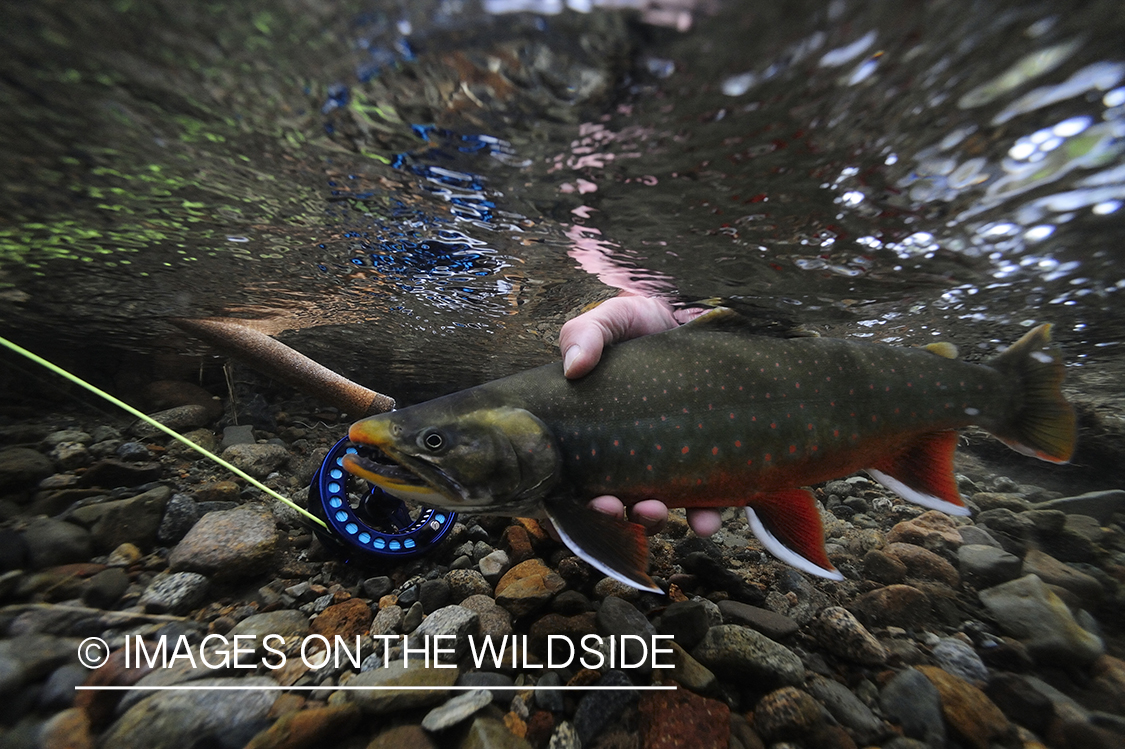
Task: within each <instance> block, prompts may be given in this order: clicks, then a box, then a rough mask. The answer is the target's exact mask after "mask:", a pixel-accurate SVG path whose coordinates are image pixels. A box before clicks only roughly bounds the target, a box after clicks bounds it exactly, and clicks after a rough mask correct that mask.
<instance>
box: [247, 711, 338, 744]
mask: <svg viewBox="0 0 1125 749" xmlns="http://www.w3.org/2000/svg"><path fill="white" fill-rule="evenodd" d="M359 718H360V712H359V709H358V708H357V707H356V706H355V705H332V706H329V707H313V708H310V709H307V710H295V711H293V712H290V713H286V714H284V715H282V716H281V717H280V718H278V719H277V720H276V721H274V723H273V724H272V725H271V726H270V727H269V728H267V729H265V730H263V731H261V732H259V733H258V734H257V735H256V736H254V738H253V739H251V740H250V743H248V744H246V746H245V749H305V748H306V747H314V746H322V745H323V744H325V743H328V742H329V741H332V740H333V739H335V738H336V737H338V736H346V735H347V734H349V733H351V731H352V730H353V729H354V728H355V727H356V725H357V724H358V723H359Z"/></svg>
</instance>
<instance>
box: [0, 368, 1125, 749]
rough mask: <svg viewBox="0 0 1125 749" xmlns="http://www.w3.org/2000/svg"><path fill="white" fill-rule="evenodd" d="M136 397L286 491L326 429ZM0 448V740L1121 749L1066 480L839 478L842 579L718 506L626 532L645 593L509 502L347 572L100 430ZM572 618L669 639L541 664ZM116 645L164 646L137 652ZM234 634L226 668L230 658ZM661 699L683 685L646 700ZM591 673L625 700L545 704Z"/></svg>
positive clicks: (20, 743)
mask: <svg viewBox="0 0 1125 749" xmlns="http://www.w3.org/2000/svg"><path fill="white" fill-rule="evenodd" d="M154 392H156V397H157V398H158V400H157V401H154V403H156V404H157V406H158V407H159V408H161V409H163V411H162V413H163V417H162V418H163V420H165V421H166V422H170V423H171V424H173V425H174V426H175V427H176V428H178V429H180V430H182V431H184V432H186V433H187V434H188V435H189V436H190V437H191V439H193V440H195V441H197V442H199V443H200V444H203V445H205V446H207V447H209V448H212V449H216V450H217V451H220V452H222V454H223V455H224V457H226V458H227V459H229V460H231V461H232V462H234V463H236V464H238V465H239V466H240V467H242V468H244V470H246V471H248V472H250V473H251V474H253V475H255V476H258V477H260V478H262V479H263V480H264V481H265V482H266V483H267V484H269V485H271V486H273V487H275V488H277V489H278V490H279V491H281V492H283V493H285V494H287V495H289V496H292V497H294V498H295V499H297V500H298V501H299V502H300V501H304V498H305V496H306V494H307V485H308V482H309V480H310V477H311V476H312V474H313V472H314V471H315V469H316V468H317V467H318V466H319V464H320V462H321V460H322V459H323V456H324V455H325V454H326V452H327V449H328V447H329V446H330V445H332V444H333V443H334V442H335V440H336V439H338V438H339V437H340V436H341V435H342V434H343V432H344V430H345V424H344V423H343V422H342V420H341V419H339V417H338V415H337V414H335V413H334V412H331V411H323V410H319V409H318V408H317V406H316V405H315V404H313V403H311V402H309V401H305V400H301V399H278V400H276V401H275V402H274V403H266V404H265V407H264V408H263V409H262V413H263V414H264V416H263V417H262V419H260V420H259V425H260V426H259V428H254V427H248V426H229V425H227V426H226V428H223V425H224V424H227V422H229V421H230V419H229V415H224V412H225V411H226V410H229V409H225V408H224V404H223V403H221V402H220V401H218V400H216V399H213V398H212V397H211V396H210V395H209V394H207V393H205V392H203V391H201V390H199V389H197V388H194V387H193V386H186V385H183V384H178V385H166V386H163V387H162V388H156V389H154ZM262 424H264V425H265V426H264V428H263V427H262ZM0 445H3V447H2V448H0V518H2V520H3V522H2V525H0V570H2V571H3V572H2V574H0V606H2V607H0V636H2V638H3V639H0V695H3V701H2V704H0V745H3V746H5V747H12V748H15V747H43V748H44V749H58V748H60V747H75V748H78V747H93V746H104V747H113V749H119V748H123V747H138V748H139V747H184V746H191V747H201V748H202V747H231V748H232V749H233V748H235V747H254V748H255V749H265V748H266V747H290V748H294V747H306V746H307V747H312V746H324V745H332V746H336V747H341V748H345V747H347V748H350V747H356V748H357V749H359V748H362V747H370V748H371V749H376V748H377V747H395V748H396V749H402V748H404V747H431V746H457V747H466V748H470V747H471V748H473V749H476V748H477V747H482V748H483V747H490V748H491V747H511V748H512V749H518V748H521V747H536V749H543V748H546V747H551V749H564V748H566V747H580V746H581V747H605V748H607V749H608V748H610V747H614V748H616V747H623V748H624V747H665V746H667V747H672V746H683V745H686V744H688V743H690V744H691V745H693V746H695V747H699V749H702V748H703V747H712V746H715V747H719V746H730V747H734V748H735V749H758V748H759V747H773V748H775V749H782V748H786V749H788V748H791V747H792V748H798V747H805V748H807V749H821V748H823V749H837V748H839V749H846V748H850V747H883V748H884V749H924V748H926V747H930V748H932V749H940V748H941V747H950V748H953V747H964V748H966V749H989V748H990V747H996V746H1001V747H1024V748H1025V749H1032V748H1033V747H1040V746H1044V745H1045V746H1049V747H1059V748H1067V749H1079V748H1081V749H1089V748H1097V747H1118V746H1121V745H1122V744H1123V743H1125V660H1122V659H1121V658H1122V657H1123V648H1122V642H1123V641H1122V632H1121V628H1120V626H1121V625H1120V622H1121V621H1122V612H1123V610H1125V593H1123V590H1122V583H1123V582H1125V534H1123V532H1122V528H1123V527H1125V491H1121V490H1117V491H1101V492H1096V493H1090V494H1085V495H1081V496H1065V493H1060V492H1053V491H1048V490H1046V489H1043V488H1041V487H1037V486H1033V485H1027V484H1021V483H1018V482H1016V481H1014V480H1012V479H1010V478H1007V477H1004V476H995V475H990V474H989V473H987V472H985V471H983V470H980V469H974V468H972V467H971V464H970V463H965V464H962V465H961V466H960V469H961V470H962V471H964V473H963V474H962V475H960V476H959V481H960V484H961V489H962V492H963V493H964V495H965V497H966V498H967V500H968V501H969V502H970V504H971V505H972V508H973V510H974V512H973V516H972V517H971V518H950V517H948V516H945V515H943V514H941V513H938V512H932V511H924V510H923V509H921V508H917V507H914V506H912V505H907V504H905V503H903V502H902V501H901V500H899V499H898V498H897V497H895V496H893V495H891V494H890V493H888V492H887V491H885V490H884V489H882V488H881V487H880V486H878V485H877V484H875V483H873V482H871V481H869V480H867V479H866V478H863V477H858V476H857V477H852V478H848V479H845V480H841V481H833V482H830V483H828V484H826V485H822V486H818V487H816V488H815V493H816V495H817V497H818V499H819V500H821V502H822V504H823V506H824V513H823V514H824V522H825V529H826V536H827V538H828V550H829V555H830V557H831V558H832V560H833V562H834V563H835V564H836V565H837V567H838V568H839V569H840V570H841V571H842V572H843V573H844V575H845V578H846V579H845V580H843V581H840V582H833V581H827V580H820V579H815V578H810V577H808V576H806V575H804V574H802V573H799V572H797V571H795V570H793V569H792V568H789V567H787V566H785V565H784V564H782V563H780V562H778V561H776V560H774V559H773V558H772V557H769V556H768V555H766V554H765V553H764V552H763V551H762V549H761V547H760V546H759V545H758V543H757V542H756V541H755V540H754V539H753V537H752V535H751V534H750V533H749V531H748V530H747V528H746V523H745V520H744V518H743V516H742V514H741V512H739V511H734V510H731V511H728V512H727V513H726V514H725V515H724V518H725V522H724V525H723V528H722V530H720V531H719V533H717V534H716V535H715V536H713V537H712V538H710V539H700V538H698V537H696V536H694V535H693V534H692V533H691V532H690V531H689V530H688V528H687V524H686V522H685V521H684V520H683V517H682V515H681V514H674V516H673V518H672V520H671V522H670V523H669V526H668V527H667V528H666V529H665V530H664V531H663V532H662V533H661V534H659V535H658V536H656V537H654V538H653V539H652V547H653V573H654V576H656V577H657V578H658V580H659V581H660V582H661V584H662V585H663V586H664V587H665V588H667V589H668V590H669V593H668V595H666V596H658V595H653V594H647V593H640V592H638V591H635V590H633V589H630V588H626V587H624V586H622V585H620V584H618V583H616V582H614V581H612V580H609V579H606V578H604V577H603V576H602V575H601V574H600V573H598V572H596V571H595V570H593V569H592V568H591V567H590V566H589V565H587V564H586V563H585V562H583V561H581V560H579V559H578V558H577V557H575V556H573V555H572V554H571V553H570V551H569V550H568V549H567V548H566V547H564V546H562V545H561V544H559V543H557V542H556V541H554V540H552V538H551V537H550V536H549V535H548V534H547V533H546V532H545V531H544V529H543V527H541V526H540V525H539V524H538V523H536V522H535V521H532V520H526V519H508V518H491V517H472V516H461V517H460V518H459V520H460V522H459V523H458V524H457V525H456V527H455V528H454V529H453V531H452V532H451V534H450V536H449V537H448V538H447V539H446V540H445V541H443V543H442V544H441V545H440V546H439V547H438V548H437V549H436V550H435V551H434V552H433V553H431V554H429V555H427V556H424V557H421V558H419V559H416V560H414V561H411V562H408V563H403V564H400V565H397V566H393V565H389V564H388V565H385V566H381V567H364V566H361V565H357V564H352V563H346V562H345V561H344V560H342V559H340V558H339V557H337V556H334V555H333V553H332V552H330V551H329V550H328V549H326V548H325V547H324V546H322V545H321V543H320V541H319V539H318V538H317V537H316V536H315V534H313V533H312V532H311V531H310V530H309V528H308V526H307V525H305V524H304V523H303V522H302V520H301V517H300V516H299V515H298V514H297V513H295V512H294V511H293V510H291V509H290V508H288V507H285V506H284V505H282V504H280V503H278V502H276V501H275V500H272V499H269V498H267V497H266V496H265V495H264V494H262V493H261V492H259V491H258V490H256V489H253V488H248V487H247V486H245V485H244V483H243V482H241V481H240V480H234V479H232V478H231V476H230V475H229V474H226V473H225V472H223V471H222V470H221V469H218V468H216V467H215V466H213V465H212V464H211V463H210V462H209V461H206V460H202V459H200V458H198V457H197V455H196V454H194V453H192V452H191V451H190V450H188V449H186V448H184V447H182V446H179V445H178V444H177V443H174V442H171V441H170V440H168V439H166V438H164V437H163V436H157V435H156V434H154V433H153V432H152V431H150V430H148V429H145V428H140V427H137V426H135V425H132V424H130V423H129V422H128V421H125V420H121V419H117V418H116V417H114V416H106V415H105V414H97V413H94V412H91V411H86V412H78V413H63V412H59V413H36V414H34V415H32V414H24V415H22V416H21V418H14V417H7V418H6V419H5V421H4V422H3V423H2V424H0ZM209 635H215V636H217V637H209ZM269 635H274V636H276V639H273V640H272V641H271V640H269V639H268V637H267V636H269ZM315 635H320V636H322V637H323V638H326V639H327V641H328V642H335V638H336V636H340V637H341V638H343V641H344V642H348V643H351V642H355V641H356V638H357V637H358V638H359V641H360V643H361V647H360V648H359V652H358V653H356V654H355V655H356V657H357V659H358V661H359V665H356V663H355V662H353V661H350V660H348V659H347V658H344V659H343V661H342V662H339V663H333V662H330V663H328V664H326V665H324V666H323V667H320V668H312V667H310V665H309V664H307V663H305V662H304V661H303V660H302V659H301V658H300V657H299V655H300V654H299V652H298V650H299V647H300V646H301V645H302V644H306V643H309V642H317V641H319V640H317V639H316V638H315V637H314V636H315ZM398 635H410V639H409V640H407V641H406V642H405V643H404V642H402V641H401V640H400V639H399V638H398V637H397V636H398ZM427 635H429V636H430V637H431V641H433V639H434V637H435V636H438V635H445V636H447V637H446V638H445V640H444V641H445V642H447V643H449V645H448V647H449V650H448V651H446V652H443V653H435V654H434V655H435V659H437V660H441V661H443V663H442V665H443V666H446V667H445V668H438V667H436V666H437V663H436V662H431V663H429V666H430V667H429V668H427V667H426V663H424V662H422V656H419V655H417V653H418V652H419V650H418V648H420V647H421V645H420V644H419V643H423V642H426V640H425V639H424V638H425V637H426V636H427ZM512 635H516V636H518V637H517V638H516V640H515V642H516V648H515V655H514V657H512V656H511V651H510V650H509V651H506V652H505V657H504V660H503V661H502V662H501V663H496V662H485V663H482V664H480V666H479V667H478V665H477V664H476V662H475V657H474V656H476V655H477V653H476V652H474V651H473V650H472V649H471V647H472V644H473V643H479V642H481V641H483V638H485V637H486V636H490V637H491V638H492V641H493V642H497V643H498V642H502V641H503V642H507V643H509V644H511V642H512V641H511V640H510V639H509V640H502V639H501V638H504V637H509V636H512ZM552 635H554V636H556V637H551V636H552ZM586 635H600V636H601V637H602V638H603V639H602V641H601V642H610V641H611V640H613V638H616V641H617V642H625V640H630V639H631V645H630V646H628V647H636V646H637V644H638V643H647V644H651V643H655V642H661V643H664V647H666V648H667V653H666V654H662V655H661V656H660V658H659V662H658V665H657V667H656V668H653V667H652V664H651V659H650V660H649V661H648V662H647V663H646V665H643V666H637V667H627V668H609V667H608V665H607V663H608V658H606V657H604V656H607V655H608V653H605V652H601V655H602V656H603V658H602V664H603V665H602V667H601V668H588V667H585V666H584V665H582V664H581V663H580V662H578V661H574V660H572V661H571V662H570V663H569V664H567V665H565V666H558V661H559V660H560V659H559V657H558V654H557V650H553V651H551V652H550V653H549V652H548V651H547V647H548V644H549V643H554V645H556V646H557V645H559V644H560V642H561V640H560V639H559V637H558V636H563V637H566V638H568V639H569V640H570V641H572V642H575V643H581V642H582V638H583V637H584V636H586ZM656 635H670V636H671V640H670V641H669V640H657V639H654V636H656ZM235 636H243V638H242V639H241V640H239V641H235V640H234V637H235ZM383 636H392V637H383ZM623 636H634V637H632V638H629V637H624V638H623ZM89 637H98V638H101V639H102V640H104V641H105V642H106V643H107V644H108V646H109V648H110V649H111V650H112V651H113V654H112V655H111V656H110V657H109V661H108V663H106V664H105V665H103V666H102V667H100V668H98V669H94V670H91V669H88V668H85V667H83V666H82V665H81V664H80V662H79V659H78V655H79V646H80V644H81V643H82V642H83V641H84V640H85V639H86V638H89ZM246 638H256V639H253V640H248V639H246ZM138 641H141V642H143V643H144V644H145V648H147V649H145V650H144V652H145V653H146V654H148V653H155V644H156V643H158V642H161V641H163V642H165V643H167V647H168V650H167V654H168V655H178V656H179V657H178V658H173V660H172V662H171V663H169V664H168V667H167V668H164V667H161V664H160V663H156V664H155V667H150V665H149V664H148V663H146V662H144V661H143V660H141V662H140V663H139V665H138V661H139V659H138V657H137V656H138V655H139V652H138V651H137V650H136V649H135V644H136V643H137V642H138ZM231 642H243V643H246V642H249V643H250V644H249V645H244V647H245V648H248V650H247V651H246V652H248V653H250V655H249V656H247V655H245V653H244V654H243V658H242V661H241V662H239V661H238V659H237V657H236V658H233V659H232V658H230V657H229V656H230V653H229V648H227V649H226V650H227V651H228V652H227V657H225V658H224V655H223V654H224V647H225V645H227V644H229V643H231ZM271 642H272V647H273V651H270V650H267V649H266V646H267V645H268V644H270V643H271ZM126 645H128V646H129V648H130V649H129V650H127V649H126V647H125V646H126ZM404 647H405V648H406V649H407V651H408V652H407V655H408V656H411V655H412V654H413V655H412V657H411V658H410V659H409V662H408V664H406V665H404V663H403V658H402V656H403V649H404ZM603 647H604V646H603ZM628 647H626V653H629V650H628ZM177 648H178V649H177ZM412 648H413V650H411V649H412ZM314 649H315V646H314ZM587 652H588V653H589V651H587ZM599 652H600V651H599ZM590 654H591V655H592V653H590ZM617 655H618V661H619V660H620V655H621V653H618V654H617ZM635 655H636V653H635V652H633V653H632V656H635ZM127 656H128V657H127ZM632 656H631V657H632ZM551 657H554V660H555V661H556V663H555V665H556V667H555V668H550V667H548V666H549V665H551V664H549V663H547V662H546V661H547V660H548V659H549V658H551ZM312 660H313V661H316V660H317V658H312ZM486 660H487V659H486ZM640 660H644V658H637V659H635V660H633V661H628V660H627V661H626V665H628V666H632V664H634V663H638V662H639V661H640ZM587 662H588V663H589V662H590V661H587ZM282 663H284V665H280V664H282ZM246 665H249V666H250V667H249V668H243V667H241V666H246ZM314 665H316V664H314ZM80 685H85V686H118V687H145V686H168V685H192V686H197V687H204V686H212V687H226V688H230V687H252V686H253V687H275V689H273V690H264V689H257V690H250V689H242V690H234V691H230V690H229V689H227V690H215V689H198V690H193V691H142V690H139V689H131V690H117V691H91V690H76V689H75V687H77V686H80ZM658 685H666V686H676V687H677V688H676V689H673V690H663V691H657V690H648V689H644V688H645V687H651V686H658ZM362 686H410V687H419V686H429V687H431V688H430V689H413V690H410V691H398V692H388V691H364V690H360V689H355V687H362ZM590 686H602V687H606V686H612V687H621V688H620V689H616V690H597V691H595V690H581V689H563V687H590ZM280 687H288V688H291V689H288V690H285V689H277V688H280ZM343 687H351V689H344V688H343ZM533 687H538V688H537V689H533ZM545 687H550V688H551V689H545Z"/></svg>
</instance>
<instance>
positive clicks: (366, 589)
mask: <svg viewBox="0 0 1125 749" xmlns="http://www.w3.org/2000/svg"><path fill="white" fill-rule="evenodd" d="M360 587H361V588H362V589H363V595H364V596H365V597H367V598H370V599H372V600H375V601H377V600H379V599H380V598H382V597H383V596H385V595H386V594H388V593H390V592H391V590H392V589H393V588H394V583H392V582H391V578H389V577H387V576H386V575H380V576H379V577H369V578H367V579H366V580H364V581H363V584H362V585H361V586H360Z"/></svg>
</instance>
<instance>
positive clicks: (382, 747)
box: [367, 724, 434, 749]
mask: <svg viewBox="0 0 1125 749" xmlns="http://www.w3.org/2000/svg"><path fill="white" fill-rule="evenodd" d="M433 746H434V744H433V742H432V741H431V740H430V737H429V736H428V735H427V734H426V732H425V731H423V730H422V727H421V726H416V725H409V724H408V725H402V726H395V727H394V728H389V729H387V730H386V731H383V732H382V733H380V734H379V735H378V736H376V737H375V738H373V739H371V743H369V744H368V745H367V749H433Z"/></svg>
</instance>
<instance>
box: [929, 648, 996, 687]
mask: <svg viewBox="0 0 1125 749" xmlns="http://www.w3.org/2000/svg"><path fill="white" fill-rule="evenodd" d="M933 656H934V660H936V661H937V662H938V665H939V666H941V667H942V668H943V669H945V670H946V671H948V672H949V673H951V674H953V675H954V676H956V677H958V678H959V679H963V680H964V681H967V682H969V683H970V684H973V683H979V684H982V685H983V684H985V683H987V682H988V678H989V673H988V666H986V665H984V661H982V660H981V659H980V656H979V655H977V651H976V650H974V649H973V646H972V645H969V644H967V643H965V642H962V641H961V640H958V639H957V638H955V637H943V638H941V641H940V642H938V644H937V645H935V646H934V649H933Z"/></svg>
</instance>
